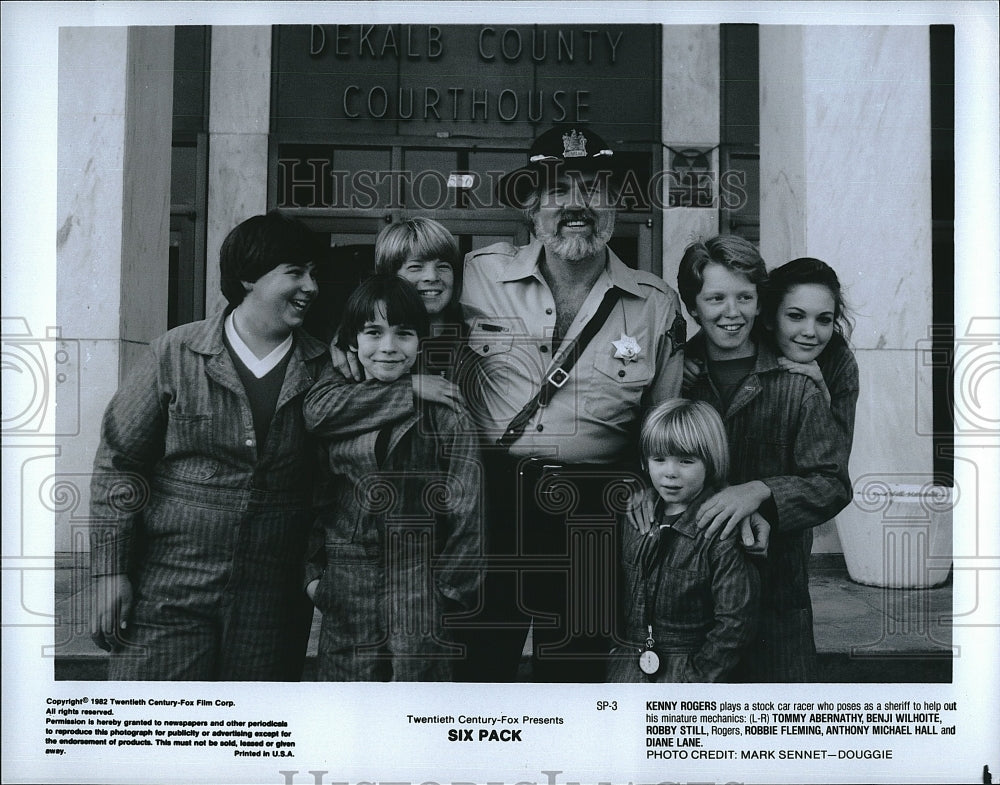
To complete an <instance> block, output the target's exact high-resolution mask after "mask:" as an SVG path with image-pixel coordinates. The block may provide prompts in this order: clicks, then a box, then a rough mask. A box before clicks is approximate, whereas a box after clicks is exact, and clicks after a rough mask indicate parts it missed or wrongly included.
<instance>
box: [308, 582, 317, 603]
mask: <svg viewBox="0 0 1000 785" xmlns="http://www.w3.org/2000/svg"><path fill="white" fill-rule="evenodd" d="M318 586H319V578H313V579H312V580H311V581H309V583H307V584H306V596H307V597H308V598H309V600H310V601H311V602H312V603H313V604H315V603H316V588H317V587H318Z"/></svg>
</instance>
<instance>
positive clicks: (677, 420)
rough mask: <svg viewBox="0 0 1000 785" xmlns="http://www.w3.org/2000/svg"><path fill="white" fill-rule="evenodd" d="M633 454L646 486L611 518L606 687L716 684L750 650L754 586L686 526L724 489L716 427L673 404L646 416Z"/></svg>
mask: <svg viewBox="0 0 1000 785" xmlns="http://www.w3.org/2000/svg"><path fill="white" fill-rule="evenodd" d="M639 446H640V449H641V452H642V460H643V465H644V468H645V469H646V472H647V474H648V479H649V483H650V485H649V487H647V488H644V489H643V490H641V491H639V492H638V493H637V495H636V496H635V497H634V498H633V499H632V502H631V504H630V505H629V508H628V511H627V512H626V513H624V514H622V515H620V516H619V527H618V528H619V536H620V554H621V575H622V590H621V591H620V594H619V596H620V597H621V600H622V608H621V610H622V617H621V624H620V630H621V634H620V638H621V640H620V645H619V646H617V647H616V648H615V649H614V650H612V653H611V658H610V663H609V667H608V681H613V682H644V681H650V682H715V681H725V680H726V677H727V675H728V674H729V672H730V671H731V670H732V668H733V667H734V666H735V665H736V663H737V661H738V660H739V656H740V651H741V649H742V648H743V647H744V646H745V645H746V644H747V643H748V642H749V641H750V638H751V634H752V632H753V629H754V625H755V623H756V617H757V602H758V594H759V585H758V579H757V573H756V570H755V569H754V568H753V567H752V566H751V565H750V564H749V563H748V561H747V557H746V556H745V555H744V553H743V550H742V549H741V547H740V545H739V541H738V539H737V538H735V537H729V538H726V539H720V538H717V537H712V538H706V537H705V536H704V534H703V533H702V532H700V531H699V530H698V528H697V526H696V525H695V514H696V513H697V512H698V508H699V507H700V506H701V502H702V501H704V500H705V499H706V498H708V497H709V496H711V495H712V494H714V493H716V492H717V491H718V490H720V489H721V488H722V487H724V486H725V485H726V475H727V473H728V471H729V448H728V446H727V442H726V432H725V429H724V428H723V425H722V419H721V418H720V417H719V415H718V413H717V412H716V411H715V409H713V408H712V407H711V406H710V405H709V404H707V403H704V402H701V401H688V400H684V399H682V398H674V399H671V400H668V401H665V402H663V403H662V404H660V405H659V406H658V407H657V408H655V409H654V410H653V411H652V412H651V413H650V414H649V415H648V416H647V418H646V420H645V422H644V423H643V426H642V431H641V434H640V437H639Z"/></svg>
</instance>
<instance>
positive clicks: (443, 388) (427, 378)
mask: <svg viewBox="0 0 1000 785" xmlns="http://www.w3.org/2000/svg"><path fill="white" fill-rule="evenodd" d="M410 382H411V384H412V385H413V393H414V394H415V395H416V396H417V397H418V398H420V399H422V400H424V401H435V402H437V403H442V404H444V405H445V406H450V407H452V408H455V407H456V406H463V405H465V399H464V398H462V392H461V391H460V390H459V389H458V385H457V384H455V383H454V382H450V381H448V380H447V379H445V378H444V377H443V376H435V375H433V374H426V373H419V374H414V375H413V376H411V377H410Z"/></svg>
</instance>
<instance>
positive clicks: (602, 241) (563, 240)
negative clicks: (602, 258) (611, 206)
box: [534, 213, 615, 262]
mask: <svg viewBox="0 0 1000 785" xmlns="http://www.w3.org/2000/svg"><path fill="white" fill-rule="evenodd" d="M534 229H535V237H537V238H538V239H539V240H541V241H542V245H544V246H545V252H546V253H548V254H554V255H555V256H557V257H559V258H562V259H566V260H567V261H570V262H579V261H581V260H583V259H586V258H588V257H590V256H594V255H595V254H598V253H600V252H601V251H603V250H604V249H605V248H606V247H607V245H608V241H609V240H610V239H611V237H612V235H613V234H614V233H615V215H614V213H610V214H605V216H603V217H601V218H596V220H595V228H594V234H593V235H592V236H591V237H578V236H571V237H561V236H559V235H558V234H552V233H549V232H543V231H541V230H540V229H539V227H538V222H537V221H536V222H535V227H534Z"/></svg>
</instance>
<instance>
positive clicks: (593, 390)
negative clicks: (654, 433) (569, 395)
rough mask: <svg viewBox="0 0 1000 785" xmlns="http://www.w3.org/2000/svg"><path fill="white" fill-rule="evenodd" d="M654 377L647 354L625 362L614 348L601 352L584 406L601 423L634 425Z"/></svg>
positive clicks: (595, 359)
mask: <svg viewBox="0 0 1000 785" xmlns="http://www.w3.org/2000/svg"><path fill="white" fill-rule="evenodd" d="M652 377H653V371H652V367H651V366H650V364H649V360H648V359H647V358H646V357H645V356H644V355H640V356H639V358H638V359H637V360H635V361H633V362H624V361H623V360H621V359H619V358H616V357H615V356H614V351H613V350H612V349H611V348H610V347H609V348H607V350H606V351H605V350H603V349H601V350H600V351H598V353H597V356H596V357H595V358H594V363H593V366H592V367H591V370H590V374H589V385H587V387H586V388H585V389H586V392H585V394H584V396H583V401H584V406H585V408H586V410H587V412H588V413H589V414H590V415H591V416H592V417H594V418H596V419H598V420H606V421H608V422H612V423H617V422H622V421H628V422H631V421H632V420H633V419H635V416H636V415H637V413H638V410H639V406H640V404H641V402H642V394H643V393H644V392H645V391H646V388H647V387H648V386H649V382H650V379H652Z"/></svg>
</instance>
